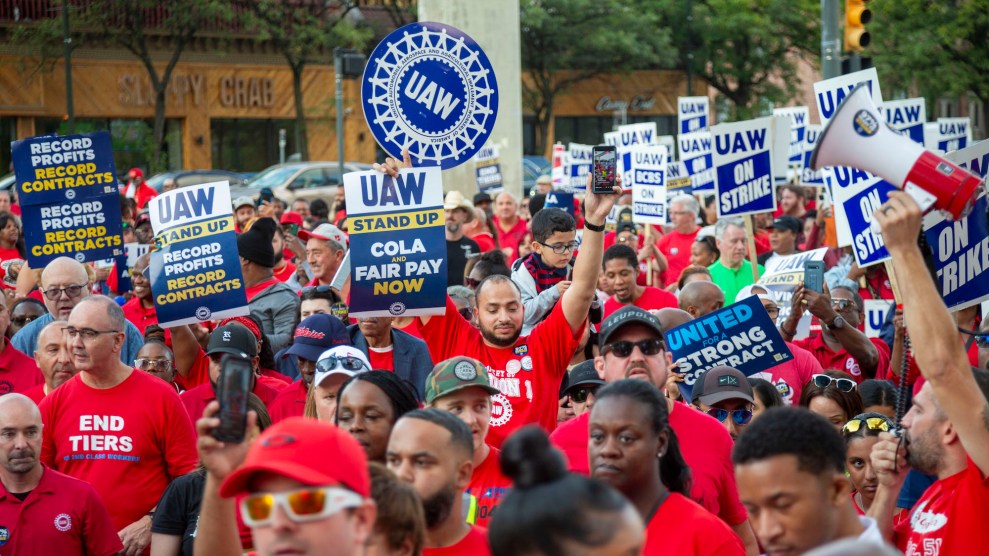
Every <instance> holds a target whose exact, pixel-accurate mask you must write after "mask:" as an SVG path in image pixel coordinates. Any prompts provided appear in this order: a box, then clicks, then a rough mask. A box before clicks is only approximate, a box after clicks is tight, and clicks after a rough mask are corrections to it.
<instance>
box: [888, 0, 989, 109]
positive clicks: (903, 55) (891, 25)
mask: <svg viewBox="0 0 989 556" xmlns="http://www.w3.org/2000/svg"><path fill="white" fill-rule="evenodd" d="M869 7H870V8H871V9H872V11H873V21H872V23H871V24H870V25H869V26H868V27H869V31H870V33H871V34H872V38H873V42H872V45H871V46H870V47H869V52H870V53H871V54H872V56H873V63H874V64H875V66H876V69H877V70H878V72H879V78H880V81H881V83H882V85H883V92H884V96H887V97H889V98H893V95H892V93H893V91H899V92H902V93H905V94H911V95H912V94H920V95H922V96H924V97H925V98H927V106H928V110H929V111H931V112H933V107H934V106H935V105H936V103H935V102H934V101H936V100H937V99H938V98H939V97H942V96H946V95H962V94H969V95H972V96H974V97H975V98H977V99H978V100H979V102H981V103H982V113H983V114H986V113H989V112H987V111H989V56H987V52H989V50H987V44H989V43H987V40H989V39H987V37H989V11H987V10H986V7H985V4H984V3H982V2H968V1H962V0H953V1H944V2H929V1H921V0H876V1H875V2H872V3H871V4H870V6H869ZM887 91H888V92H887Z"/></svg>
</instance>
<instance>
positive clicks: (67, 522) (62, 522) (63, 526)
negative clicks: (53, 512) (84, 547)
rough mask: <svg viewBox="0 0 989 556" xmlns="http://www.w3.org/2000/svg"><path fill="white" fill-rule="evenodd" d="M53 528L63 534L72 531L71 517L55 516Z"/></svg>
mask: <svg viewBox="0 0 989 556" xmlns="http://www.w3.org/2000/svg"><path fill="white" fill-rule="evenodd" d="M55 528H56V529H58V530H59V531H62V532H63V533H64V532H66V531H71V530H72V517H71V516H69V514H65V513H62V514H58V515H57V516H55Z"/></svg>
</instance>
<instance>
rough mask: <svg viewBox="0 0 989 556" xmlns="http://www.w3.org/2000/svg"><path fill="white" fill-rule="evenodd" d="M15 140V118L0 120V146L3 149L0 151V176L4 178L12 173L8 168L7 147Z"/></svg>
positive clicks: (9, 167)
mask: <svg viewBox="0 0 989 556" xmlns="http://www.w3.org/2000/svg"><path fill="white" fill-rule="evenodd" d="M16 140H17V119H16V118H0V145H3V146H4V148H2V149H0V176H6V175H7V173H8V172H11V171H13V168H12V167H11V166H10V162H11V158H10V148H9V147H8V146H9V145H10V144H11V143H12V142H14V141H16Z"/></svg>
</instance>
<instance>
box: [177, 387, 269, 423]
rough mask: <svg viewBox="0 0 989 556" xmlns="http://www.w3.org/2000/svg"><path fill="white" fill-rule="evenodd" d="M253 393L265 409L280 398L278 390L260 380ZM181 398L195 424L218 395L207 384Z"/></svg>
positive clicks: (184, 394) (189, 391)
mask: <svg viewBox="0 0 989 556" xmlns="http://www.w3.org/2000/svg"><path fill="white" fill-rule="evenodd" d="M251 393H253V394H254V395H255V396H257V397H258V398H260V399H261V401H262V402H264V406H265V408H267V407H268V404H270V403H271V402H273V401H275V398H277V397H278V390H275V389H274V388H272V387H270V386H268V385H266V384H264V383H263V382H261V381H260V380H255V381H254V389H253V390H251ZM179 397H180V398H182V405H184V406H185V410H186V412H187V413H188V415H189V419H191V420H192V421H193V422H195V421H196V420H197V419H199V418H200V417H202V416H203V411H204V410H205V409H206V406H207V405H209V402H211V401H213V400H215V399H216V393H215V392H213V385H212V384H210V383H209V382H206V383H205V384H200V385H199V386H196V387H195V388H193V389H192V390H186V391H185V392H182V394H181V395H180V396H179Z"/></svg>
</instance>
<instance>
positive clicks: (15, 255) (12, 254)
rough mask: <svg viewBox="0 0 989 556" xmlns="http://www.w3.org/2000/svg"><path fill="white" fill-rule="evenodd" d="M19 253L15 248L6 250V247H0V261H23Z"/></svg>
mask: <svg viewBox="0 0 989 556" xmlns="http://www.w3.org/2000/svg"><path fill="white" fill-rule="evenodd" d="M23 258H24V257H22V256H21V252H20V251H18V250H17V249H16V248H10V249H7V248H6V247H0V261H9V260H12V259H23Z"/></svg>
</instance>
